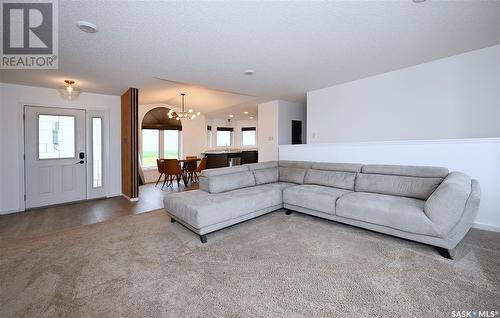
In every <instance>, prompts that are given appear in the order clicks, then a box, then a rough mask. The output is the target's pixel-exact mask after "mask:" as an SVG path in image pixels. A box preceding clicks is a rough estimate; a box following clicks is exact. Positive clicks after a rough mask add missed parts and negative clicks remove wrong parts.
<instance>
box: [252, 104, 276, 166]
mask: <svg viewBox="0 0 500 318" xmlns="http://www.w3.org/2000/svg"><path fill="white" fill-rule="evenodd" d="M258 114H259V120H258V121H259V123H258V126H257V129H258V131H259V133H258V134H257V141H258V150H259V162H261V161H270V160H277V159H278V101H277V100H274V101H271V102H267V103H263V104H259V105H258Z"/></svg>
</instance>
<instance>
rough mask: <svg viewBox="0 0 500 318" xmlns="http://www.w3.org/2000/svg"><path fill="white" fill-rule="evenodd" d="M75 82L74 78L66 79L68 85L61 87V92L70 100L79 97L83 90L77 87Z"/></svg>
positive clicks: (65, 83)
mask: <svg viewBox="0 0 500 318" xmlns="http://www.w3.org/2000/svg"><path fill="white" fill-rule="evenodd" d="M75 84H76V83H75V81H73V80H64V85H65V86H66V87H65V88H61V89H59V90H58V91H59V94H61V96H62V97H64V98H66V99H68V100H74V99H77V98H78V96H80V93H81V91H80V90H78V89H76V87H75Z"/></svg>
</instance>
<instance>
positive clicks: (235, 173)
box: [164, 162, 292, 243]
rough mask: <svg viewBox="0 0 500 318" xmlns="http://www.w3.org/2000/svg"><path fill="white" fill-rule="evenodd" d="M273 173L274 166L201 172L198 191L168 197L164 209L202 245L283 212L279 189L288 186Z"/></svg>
mask: <svg viewBox="0 0 500 318" xmlns="http://www.w3.org/2000/svg"><path fill="white" fill-rule="evenodd" d="M254 171H256V172H257V174H256V175H254ZM277 172H278V165H277V162H274V163H265V164H260V165H259V164H253V165H244V166H238V167H231V168H219V169H210V170H204V171H203V172H202V173H201V175H200V190H193V191H187V192H179V193H171V194H168V195H167V197H166V198H165V199H164V206H165V209H166V211H167V212H168V213H169V214H170V216H171V218H172V221H173V222H174V221H178V222H179V223H181V224H183V225H184V226H186V227H187V228H189V229H190V230H192V231H193V232H195V233H197V234H198V235H199V236H200V240H201V241H202V242H203V243H205V242H206V234H208V233H211V232H214V231H217V230H220V229H222V228H225V227H228V226H230V225H234V224H237V223H240V222H243V221H245V220H248V219H252V218H255V217H258V216H260V215H263V214H266V213H269V212H272V211H275V210H278V209H281V208H283V189H284V188H286V187H289V186H291V185H292V184H290V183H283V182H279V180H278V173H277ZM256 176H258V177H257V178H256ZM256 180H257V181H256Z"/></svg>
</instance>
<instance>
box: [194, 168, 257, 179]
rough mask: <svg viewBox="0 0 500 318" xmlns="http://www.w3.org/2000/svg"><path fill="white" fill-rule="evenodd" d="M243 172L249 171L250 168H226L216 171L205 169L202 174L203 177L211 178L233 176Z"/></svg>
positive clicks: (216, 169)
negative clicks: (225, 175) (232, 174)
mask: <svg viewBox="0 0 500 318" xmlns="http://www.w3.org/2000/svg"><path fill="white" fill-rule="evenodd" d="M241 171H248V166H247V165H243V166H234V167H224V168H215V169H205V170H203V171H202V172H201V174H200V175H201V176H202V177H211V176H218V175H222V174H231V173H236V172H241Z"/></svg>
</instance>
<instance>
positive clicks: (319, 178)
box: [304, 169, 356, 191]
mask: <svg viewBox="0 0 500 318" xmlns="http://www.w3.org/2000/svg"><path fill="white" fill-rule="evenodd" d="M355 179H356V173H354V172H344V171H331V170H317V169H309V170H307V173H306V176H305V178H304V184H317V185H322V186H327V187H334V188H340V189H346V190H351V191H353V190H354V180H355Z"/></svg>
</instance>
